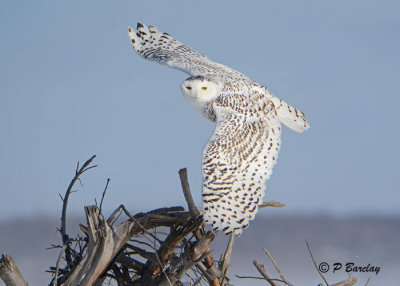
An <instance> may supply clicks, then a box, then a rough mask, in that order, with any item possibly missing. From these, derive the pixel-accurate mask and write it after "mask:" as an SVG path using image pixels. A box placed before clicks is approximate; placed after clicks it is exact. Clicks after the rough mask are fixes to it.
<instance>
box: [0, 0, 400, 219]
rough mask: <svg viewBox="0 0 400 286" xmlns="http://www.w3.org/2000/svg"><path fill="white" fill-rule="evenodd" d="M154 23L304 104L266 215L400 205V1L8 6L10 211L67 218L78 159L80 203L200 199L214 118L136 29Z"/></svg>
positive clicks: (5, 143) (0, 125) (4, 41)
mask: <svg viewBox="0 0 400 286" xmlns="http://www.w3.org/2000/svg"><path fill="white" fill-rule="evenodd" d="M138 21H140V22H143V23H146V24H153V25H156V26H157V27H158V29H159V30H160V31H165V32H168V33H170V34H172V35H173V36H175V37H176V38H177V39H178V40H180V41H181V42H183V43H185V44H186V45H188V46H190V47H192V48H194V49H196V50H198V51H199V52H201V53H204V54H206V55H207V56H208V57H209V58H211V59H213V60H215V61H218V62H220V63H223V64H225V65H228V66H230V67H232V68H235V69H237V70H239V71H241V72H242V73H244V74H246V75H247V76H249V77H251V78H252V79H254V80H256V81H259V82H261V83H263V84H265V85H267V86H268V88H269V89H270V91H272V92H273V93H274V94H275V95H276V96H278V97H279V98H281V99H283V100H285V101H287V102H288V103H290V104H291V105H293V106H296V107H298V108H299V109H301V110H302V111H304V112H305V113H307V117H308V120H309V122H310V124H311V129H310V130H309V131H307V132H306V133H303V134H295V133H293V132H291V131H290V130H289V129H287V128H284V129H283V134H282V148H281V151H280V155H279V159H278V164H277V165H276V166H275V168H274V174H273V175H272V177H271V179H270V180H269V181H268V182H267V193H266V194H267V195H266V198H265V199H266V200H279V201H282V202H284V203H286V204H287V207H286V208H284V209H279V210H263V211H262V213H263V214H265V215H271V214H288V213H317V212H320V211H323V212H327V213H332V214H335V215H351V214H370V215H400V208H399V207H398V203H399V201H400V192H399V190H400V176H399V175H398V171H399V167H398V164H399V161H400V156H399V146H400V137H399V136H400V132H399V127H398V126H399V125H398V123H399V115H398V107H399V105H400V100H399V92H398V84H399V82H400V53H399V51H400V37H399V36H398V32H399V30H400V2H398V1H369V0H367V1H365V0H362V1H361V0H357V1H356V0H354V1H347V0H346V1H344V0H337V1H327V0H318V1H316V0H315V1H313V0H305V1H257V2H256V1H247V2H245V1H236V0H235V1H175V2H172V1H1V3H0V33H1V41H0V62H1V65H0V132H1V140H0V192H1V197H0V217H1V218H2V219H8V218H11V217H15V216H35V215H42V214H51V215H55V214H56V215H59V214H60V212H61V200H60V198H59V196H58V193H64V192H65V189H66V187H67V185H68V183H69V181H70V180H71V178H72V176H73V174H74V170H75V166H76V163H77V161H81V162H82V161H85V160H86V159H88V158H89V157H90V156H91V155H93V154H96V155H97V159H96V161H95V162H96V163H97V164H98V165H99V167H98V168H96V169H94V170H91V171H90V172H89V173H87V174H86V175H85V176H84V177H83V180H82V185H83V186H79V185H77V189H78V192H77V193H74V194H73V195H72V197H71V201H70V205H69V207H70V208H69V210H70V211H71V212H75V213H78V212H79V213H82V212H83V206H84V205H89V204H92V203H94V198H97V199H99V198H100V197H101V193H102V191H103V188H104V186H105V183H106V179H107V178H110V179H111V182H110V185H109V189H108V193H107V195H106V200H105V203H104V207H105V209H106V210H107V211H110V210H112V209H114V208H116V207H117V206H118V205H119V204H121V203H124V204H125V205H127V206H128V207H129V209H130V210H131V212H133V213H136V212H139V211H146V210H149V209H153V208H157V207H162V206H168V205H184V204H185V203H184V198H183V195H182V193H181V190H180V183H179V178H178V174H177V171H178V170H179V168H182V167H188V169H189V179H190V183H191V187H192V191H193V193H194V195H195V199H196V202H197V204H198V205H199V206H200V199H201V196H200V194H201V154H202V149H203V147H204V144H205V143H206V141H207V140H208V138H209V137H210V135H211V134H212V131H213V128H214V125H213V123H211V122H208V121H207V120H205V119H204V118H202V117H200V116H199V115H198V114H197V113H196V112H194V110H192V109H191V107H190V106H189V105H188V104H186V102H185V101H184V100H183V97H182V95H181V94H180V90H179V85H180V83H181V82H182V81H183V80H184V79H186V78H187V75H185V74H183V73H182V72H179V71H175V70H171V69H168V68H167V67H163V66H160V65H157V64H154V63H150V62H147V61H145V60H143V59H141V58H140V57H139V56H138V55H136V54H135V53H134V51H133V49H132V48H131V46H130V43H129V40H128V35H127V27H128V26H129V25H130V26H133V27H135V26H136V22H138Z"/></svg>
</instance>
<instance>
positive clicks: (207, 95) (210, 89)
mask: <svg viewBox="0 0 400 286" xmlns="http://www.w3.org/2000/svg"><path fill="white" fill-rule="evenodd" d="M181 90H182V93H183V95H184V96H185V98H186V99H188V100H189V101H196V102H198V103H205V102H209V101H211V100H214V99H215V98H217V97H218V95H219V94H220V91H221V84H219V83H217V82H216V81H214V80H212V79H210V78H207V77H204V76H191V77H189V78H188V79H186V80H185V81H184V82H182V84H181Z"/></svg>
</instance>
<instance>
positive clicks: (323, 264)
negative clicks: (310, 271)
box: [318, 262, 329, 273]
mask: <svg viewBox="0 0 400 286" xmlns="http://www.w3.org/2000/svg"><path fill="white" fill-rule="evenodd" d="M318 269H319V271H321V272H322V273H326V272H328V271H329V264H328V263H326V262H321V263H320V264H319V266H318Z"/></svg>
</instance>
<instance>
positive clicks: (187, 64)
mask: <svg viewBox="0 0 400 286" xmlns="http://www.w3.org/2000/svg"><path fill="white" fill-rule="evenodd" d="M128 31H129V38H130V40H131V44H132V46H133V49H134V50H135V51H136V52H137V53H138V54H139V55H140V56H141V57H143V58H145V59H147V60H151V61H155V62H159V63H161V64H165V65H167V66H170V67H172V68H176V69H179V70H182V71H184V72H186V73H188V74H190V75H193V76H197V75H202V76H211V77H213V78H214V79H217V78H219V79H223V80H225V81H229V80H231V81H237V80H248V78H247V77H246V76H244V75H243V74H241V73H240V72H238V71H235V70H233V69H231V68H229V67H227V66H224V65H222V64H218V63H215V62H213V61H211V60H210V59H209V58H207V57H206V56H204V55H201V54H200V53H198V52H196V51H194V50H192V49H191V48H189V47H187V46H185V45H183V44H182V43H181V42H179V41H177V40H175V39H174V38H173V37H172V36H171V35H169V34H167V33H161V32H159V31H158V30H157V28H156V27H155V26H146V25H143V24H141V23H138V24H137V30H136V32H135V31H133V30H132V28H131V27H129V28H128Z"/></svg>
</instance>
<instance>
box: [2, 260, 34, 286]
mask: <svg viewBox="0 0 400 286" xmlns="http://www.w3.org/2000/svg"><path fill="white" fill-rule="evenodd" d="M0 278H1V279H2V280H3V281H4V283H5V284H6V286H28V283H26V281H25V279H24V277H22V274H21V272H20V271H19V268H18V266H17V265H16V264H15V262H14V259H13V258H12V257H11V256H9V255H8V254H6V253H4V254H3V255H2V256H1V259H0Z"/></svg>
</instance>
